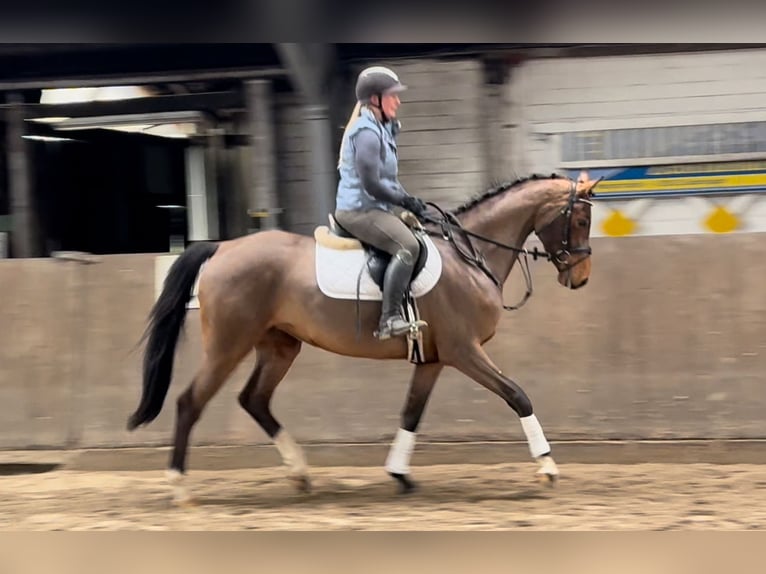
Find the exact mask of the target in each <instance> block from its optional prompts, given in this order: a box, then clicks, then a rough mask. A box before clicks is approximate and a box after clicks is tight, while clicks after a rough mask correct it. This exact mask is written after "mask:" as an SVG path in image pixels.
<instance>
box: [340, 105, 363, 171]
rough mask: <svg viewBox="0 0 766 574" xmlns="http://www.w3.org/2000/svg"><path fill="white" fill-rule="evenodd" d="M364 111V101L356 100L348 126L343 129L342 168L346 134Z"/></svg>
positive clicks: (341, 144) (341, 146) (341, 143)
mask: <svg viewBox="0 0 766 574" xmlns="http://www.w3.org/2000/svg"><path fill="white" fill-rule="evenodd" d="M361 113H362V102H356V105H355V106H354V109H353V110H352V111H351V117H349V118H348V123H347V124H346V128H345V129H344V130H343V139H342V140H341V142H340V152H339V153H338V169H340V163H341V161H343V150H344V149H345V146H346V134H347V133H348V130H349V129H351V125H352V124H353V123H354V122H355V121H356V118H358V117H359V115H360V114H361Z"/></svg>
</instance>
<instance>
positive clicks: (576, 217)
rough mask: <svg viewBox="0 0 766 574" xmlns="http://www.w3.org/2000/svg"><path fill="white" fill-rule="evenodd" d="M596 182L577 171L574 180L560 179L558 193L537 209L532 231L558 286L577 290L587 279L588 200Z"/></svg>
mask: <svg viewBox="0 0 766 574" xmlns="http://www.w3.org/2000/svg"><path fill="white" fill-rule="evenodd" d="M598 182H599V180H595V181H593V180H591V179H590V178H589V177H588V174H587V172H584V171H583V172H581V173H580V176H579V177H578V178H577V181H571V180H566V179H561V180H559V181H556V182H555V184H556V185H557V186H559V187H558V188H557V189H560V190H561V194H557V195H556V198H555V200H553V201H551V202H549V203H548V204H547V205H545V206H544V207H543V208H542V209H540V211H539V213H538V216H537V220H536V221H535V232H536V233H537V236H538V237H539V238H540V241H542V243H543V246H544V247H545V250H546V251H547V252H548V253H550V254H551V257H552V259H551V261H552V263H553V265H555V266H556V269H558V272H559V276H558V280H559V283H561V285H563V286H565V287H569V288H570V289H578V288H580V287H582V286H583V285H585V284H586V283H587V282H588V278H589V277H590V266H591V263H590V254H591V248H590V210H591V206H592V205H593V204H592V203H591V201H590V198H591V197H592V196H593V188H594V187H595V186H596V184H597V183H598Z"/></svg>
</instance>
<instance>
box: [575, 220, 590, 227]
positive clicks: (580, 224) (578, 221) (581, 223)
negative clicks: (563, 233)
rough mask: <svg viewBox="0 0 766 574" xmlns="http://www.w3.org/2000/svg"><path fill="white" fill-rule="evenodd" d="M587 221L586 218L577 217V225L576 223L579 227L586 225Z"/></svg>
mask: <svg viewBox="0 0 766 574" xmlns="http://www.w3.org/2000/svg"><path fill="white" fill-rule="evenodd" d="M588 223H589V222H588V220H587V219H578V220H577V225H578V226H579V227H588Z"/></svg>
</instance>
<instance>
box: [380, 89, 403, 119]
mask: <svg viewBox="0 0 766 574" xmlns="http://www.w3.org/2000/svg"><path fill="white" fill-rule="evenodd" d="M400 103H401V101H400V100H399V94H384V95H383V100H382V101H381V104H380V107H381V108H383V113H384V114H386V117H388V118H392V119H393V118H395V117H396V110H398V109H399V104H400Z"/></svg>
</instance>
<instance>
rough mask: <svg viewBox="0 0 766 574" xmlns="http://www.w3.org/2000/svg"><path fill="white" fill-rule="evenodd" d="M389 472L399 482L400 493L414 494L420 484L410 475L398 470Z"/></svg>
mask: <svg viewBox="0 0 766 574" xmlns="http://www.w3.org/2000/svg"><path fill="white" fill-rule="evenodd" d="M388 474H390V475H391V476H392V477H393V478H395V479H396V482H397V483H398V484H399V494H412V493H413V492H415V491H416V490H417V489H418V485H417V484H416V483H415V482H413V481H412V479H411V478H410V477H409V476H408V475H406V474H399V473H396V472H389V473H388Z"/></svg>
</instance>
